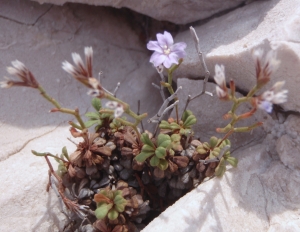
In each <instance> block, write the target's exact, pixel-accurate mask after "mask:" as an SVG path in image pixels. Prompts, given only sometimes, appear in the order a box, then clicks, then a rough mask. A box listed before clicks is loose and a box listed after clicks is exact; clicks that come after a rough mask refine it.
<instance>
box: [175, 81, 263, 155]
mask: <svg viewBox="0 0 300 232" xmlns="http://www.w3.org/2000/svg"><path fill="white" fill-rule="evenodd" d="M177 86H182V90H180V91H179V92H178V99H179V115H180V116H181V115H182V112H183V109H184V107H185V104H186V99H187V98H188V95H191V96H195V95H197V94H199V93H200V92H201V91H202V86H203V81H202V80H189V79H186V78H179V79H178V80H177ZM206 91H208V92H211V93H212V94H213V97H211V96H209V95H206V94H205V95H202V96H200V97H198V98H196V99H194V100H193V101H191V102H190V104H189V105H188V107H187V109H188V110H191V111H192V112H193V114H194V115H195V116H196V118H197V123H196V125H194V126H193V127H192V129H193V131H194V132H195V137H196V138H200V141H201V142H208V141H209V139H210V138H211V137H212V136H217V137H218V138H223V136H224V135H225V134H220V133H217V132H216V128H218V127H221V128H222V127H225V126H226V125H227V124H228V123H229V122H230V120H224V119H223V115H224V114H226V113H227V112H228V111H229V110H230V109H231V106H232V102H225V101H221V100H220V99H219V98H218V97H217V95H216V85H215V84H213V83H207V85H206ZM237 96H241V95H240V94H238V93H237ZM250 110H251V106H250V104H247V105H241V107H240V109H238V111H237V112H238V113H239V114H242V113H246V112H248V111H250ZM172 116H173V117H174V118H176V116H175V113H174V110H173V113H172ZM264 116H265V114H264V112H262V111H257V112H256V114H254V117H252V118H248V119H245V120H244V121H243V120H242V121H240V122H239V123H237V125H238V127H241V126H250V125H252V124H254V123H257V122H260V121H265V119H264ZM265 136H266V132H265V131H264V129H263V128H262V127H258V128H255V129H254V130H253V131H252V133H247V132H246V133H235V134H233V135H232V136H230V137H229V139H230V141H231V144H232V150H234V149H236V148H238V147H242V146H249V145H250V144H256V143H260V142H261V141H262V140H263V139H264V137H265Z"/></svg>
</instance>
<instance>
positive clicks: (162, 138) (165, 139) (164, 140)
mask: <svg viewBox="0 0 300 232" xmlns="http://www.w3.org/2000/svg"><path fill="white" fill-rule="evenodd" d="M170 144H171V138H170V136H169V135H165V134H159V135H158V137H157V146H158V147H164V148H167V147H168V146H169V145H170Z"/></svg>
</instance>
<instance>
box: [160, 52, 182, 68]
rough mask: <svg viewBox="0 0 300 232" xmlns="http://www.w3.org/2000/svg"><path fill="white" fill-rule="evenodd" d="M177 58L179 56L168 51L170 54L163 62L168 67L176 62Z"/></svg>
mask: <svg viewBox="0 0 300 232" xmlns="http://www.w3.org/2000/svg"><path fill="white" fill-rule="evenodd" d="M178 60H179V58H178V56H177V55H176V53H170V55H169V56H168V57H167V58H166V59H165V61H164V62H163V64H164V66H165V67H166V68H170V67H171V66H172V64H178Z"/></svg>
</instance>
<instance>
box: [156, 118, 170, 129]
mask: <svg viewBox="0 0 300 232" xmlns="http://www.w3.org/2000/svg"><path fill="white" fill-rule="evenodd" d="M159 128H160V129H171V126H170V124H169V123H168V122H167V121H166V120H162V121H161V123H160V124H159Z"/></svg>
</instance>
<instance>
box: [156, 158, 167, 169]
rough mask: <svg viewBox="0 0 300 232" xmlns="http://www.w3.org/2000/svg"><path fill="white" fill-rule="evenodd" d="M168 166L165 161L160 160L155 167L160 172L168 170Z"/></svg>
mask: <svg viewBox="0 0 300 232" xmlns="http://www.w3.org/2000/svg"><path fill="white" fill-rule="evenodd" d="M168 166H169V163H168V161H167V160H165V159H160V160H159V164H158V165H157V167H158V168H159V169H160V170H162V171H164V170H166V169H167V168H168Z"/></svg>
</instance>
